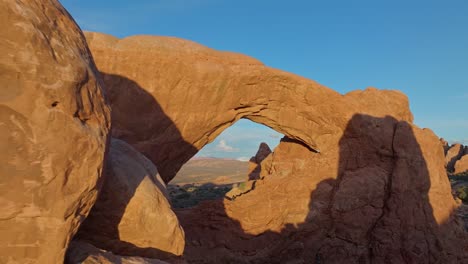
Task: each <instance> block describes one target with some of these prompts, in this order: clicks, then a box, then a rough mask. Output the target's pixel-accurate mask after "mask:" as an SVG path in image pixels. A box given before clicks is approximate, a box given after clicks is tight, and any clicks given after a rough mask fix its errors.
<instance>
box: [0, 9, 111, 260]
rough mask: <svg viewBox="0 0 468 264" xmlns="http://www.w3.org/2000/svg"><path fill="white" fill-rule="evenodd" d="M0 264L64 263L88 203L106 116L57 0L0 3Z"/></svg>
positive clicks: (81, 45)
mask: <svg viewBox="0 0 468 264" xmlns="http://www.w3.org/2000/svg"><path fill="white" fill-rule="evenodd" d="M0 24H1V25H2V27H1V28H0V49H1V52H2V55H1V56H0V83H1V85H2V88H1V89H0V149H1V153H0V156H1V157H0V193H1V195H0V208H1V210H0V263H62V262H63V260H64V254H65V250H66V248H67V245H68V243H69V241H70V239H71V237H72V236H73V235H74V233H75V232H76V231H77V229H78V226H79V224H80V223H81V221H82V220H83V219H84V218H85V217H86V215H87V214H88V212H89V210H90V209H91V207H92V205H93V204H94V202H95V200H96V196H97V193H98V189H99V186H100V176H101V171H102V167H103V161H104V155H105V149H106V142H107V134H108V131H109V127H110V110H109V108H108V106H107V104H106V103H105V100H104V98H103V93H102V91H101V83H100V81H99V80H98V79H97V77H96V75H97V74H98V73H97V71H96V68H95V66H94V63H93V60H92V58H91V55H90V53H89V50H88V48H87V44H86V41H85V39H84V36H83V34H82V32H81V31H80V29H79V28H78V26H77V25H76V24H75V22H74V21H73V19H72V18H71V17H70V16H69V15H68V13H67V12H66V11H65V9H64V8H63V7H62V6H61V5H60V4H59V3H58V2H57V1H55V0H40V1H39V0H28V1H8V0H1V1H0Z"/></svg>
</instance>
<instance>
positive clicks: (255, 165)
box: [248, 142, 271, 180]
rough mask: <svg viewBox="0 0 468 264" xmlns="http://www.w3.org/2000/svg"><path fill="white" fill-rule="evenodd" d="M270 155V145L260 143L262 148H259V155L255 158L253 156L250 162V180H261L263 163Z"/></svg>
mask: <svg viewBox="0 0 468 264" xmlns="http://www.w3.org/2000/svg"><path fill="white" fill-rule="evenodd" d="M270 154H271V149H270V147H269V146H268V144H267V143H265V142H262V143H260V146H258V150H257V153H256V154H255V156H253V157H252V158H250V160H249V171H248V175H249V178H248V180H258V179H260V172H261V169H262V167H261V163H262V161H263V160H264V159H266V158H267V157H268V155H270Z"/></svg>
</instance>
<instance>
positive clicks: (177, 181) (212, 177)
mask: <svg viewBox="0 0 468 264" xmlns="http://www.w3.org/2000/svg"><path fill="white" fill-rule="evenodd" d="M283 136H284V135H283V134H281V133H278V132H276V131H275V130H273V129H271V128H269V127H266V126H264V125H261V124H257V123H255V122H252V121H250V120H247V119H241V120H239V121H237V122H236V123H234V124H233V125H232V126H230V127H229V128H227V129H226V130H224V131H223V132H222V133H221V134H220V135H219V136H218V137H216V138H215V139H214V140H213V142H211V143H209V144H207V145H205V146H204V147H203V148H202V149H201V150H200V151H199V152H198V153H197V154H196V155H195V156H194V157H192V158H191V159H190V160H189V161H188V162H187V163H185V164H184V165H183V166H182V168H181V169H180V170H179V172H178V173H177V175H176V176H175V177H174V178H173V179H172V180H171V181H170V182H169V183H168V184H167V189H168V193H169V197H170V200H171V204H172V205H173V206H174V207H175V208H187V207H192V206H195V205H197V204H198V203H200V202H202V201H205V200H215V199H223V198H225V197H226V194H229V193H230V192H231V190H233V189H236V188H237V189H245V188H246V186H248V185H250V183H248V181H250V180H257V179H260V177H261V176H260V173H261V162H262V161H263V160H264V159H266V158H267V157H268V156H270V155H271V154H272V149H274V148H275V147H276V146H277V145H278V144H279V142H280V139H281V138H282V137H283ZM233 196H235V194H234V193H233ZM228 198H232V197H228Z"/></svg>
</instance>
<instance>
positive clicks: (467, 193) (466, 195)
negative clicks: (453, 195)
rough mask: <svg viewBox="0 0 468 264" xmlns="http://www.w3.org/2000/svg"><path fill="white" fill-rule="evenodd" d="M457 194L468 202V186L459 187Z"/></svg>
mask: <svg viewBox="0 0 468 264" xmlns="http://www.w3.org/2000/svg"><path fill="white" fill-rule="evenodd" d="M457 196H458V198H460V200H462V201H463V202H464V203H468V186H463V187H460V188H458V189H457Z"/></svg>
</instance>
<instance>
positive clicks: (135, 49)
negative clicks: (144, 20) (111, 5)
mask: <svg viewBox="0 0 468 264" xmlns="http://www.w3.org/2000/svg"><path fill="white" fill-rule="evenodd" d="M86 37H87V40H88V44H89V46H90V49H91V50H92V53H93V56H94V59H95V61H96V63H97V65H98V68H99V70H100V71H101V73H102V75H103V80H104V82H105V84H106V87H107V94H108V96H109V99H110V103H111V105H112V108H113V111H112V120H113V132H112V133H113V136H114V137H117V138H120V139H122V140H125V141H126V142H128V143H130V144H131V145H132V146H134V147H135V148H136V149H137V150H139V151H141V152H142V153H143V154H145V155H146V156H147V157H148V158H149V159H150V160H152V161H153V162H154V163H155V165H156V166H157V167H158V170H159V173H160V174H161V177H162V178H163V180H164V181H165V182H168V181H169V180H171V179H172V178H173V177H174V176H175V174H176V172H177V171H178V170H179V168H180V167H181V165H182V164H183V163H185V162H186V161H187V160H188V159H190V158H191V157H192V156H193V155H194V154H195V153H196V152H197V151H198V150H199V149H201V148H202V147H203V146H205V145H206V144H208V143H209V142H211V141H213V140H214V139H215V138H216V136H218V135H219V134H220V133H221V132H222V131H223V130H224V129H226V128H227V127H229V126H230V125H232V124H233V123H234V122H236V121H237V120H239V119H240V118H247V119H250V120H252V121H254V122H257V123H261V124H264V125H266V126H268V127H271V128H273V129H275V130H276V131H278V132H280V133H282V134H284V135H286V136H288V137H289V138H293V139H296V140H299V141H301V142H303V143H304V144H306V145H307V146H309V148H311V149H313V150H315V151H317V152H321V151H327V147H329V146H326V145H324V144H321V143H322V142H324V141H328V138H329V137H337V136H338V137H339V136H340V135H341V134H342V133H343V129H344V127H345V126H346V123H347V121H348V120H349V119H350V118H351V117H352V115H353V114H354V113H356V112H357V108H358V107H359V106H360V105H366V104H370V103H372V102H373V101H372V100H374V99H372V100H371V101H369V102H367V101H366V98H373V97H374V95H375V96H376V98H379V97H388V98H392V99H395V100H394V101H396V102H398V103H389V104H386V105H381V106H379V108H378V109H377V110H376V112H378V114H380V115H385V113H386V112H388V110H393V111H392V112H394V113H396V114H397V116H396V118H405V120H408V121H411V120H412V116H411V113H410V112H409V110H408V109H409V108H408V107H407V106H408V102H407V100H406V97H405V96H404V95H403V94H401V93H399V92H393V91H387V92H377V91H374V90H369V91H367V92H366V93H365V94H366V95H365V96H360V95H358V96H353V95H350V96H348V97H347V98H345V97H344V96H342V95H340V94H339V93H337V92H335V91H333V90H331V89H329V88H326V87H324V86H322V85H320V84H318V83H316V82H314V81H311V80H308V79H305V78H302V77H300V76H297V75H294V74H290V73H286V72H283V71H280V70H276V69H272V68H269V67H266V66H264V65H263V64H262V63H261V62H259V61H257V60H255V59H253V58H250V57H247V56H244V55H240V54H234V53H228V52H219V51H215V50H212V49H209V48H207V47H204V46H201V45H199V44H196V43H193V42H190V41H186V40H181V39H176V38H167V37H152V36H135V37H129V38H125V39H121V40H120V39H117V38H114V37H112V36H108V35H103V34H98V33H86ZM358 94H361V93H360V92H358ZM348 99H350V100H348ZM388 102H391V100H388ZM334 148H335V149H336V146H334Z"/></svg>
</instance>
